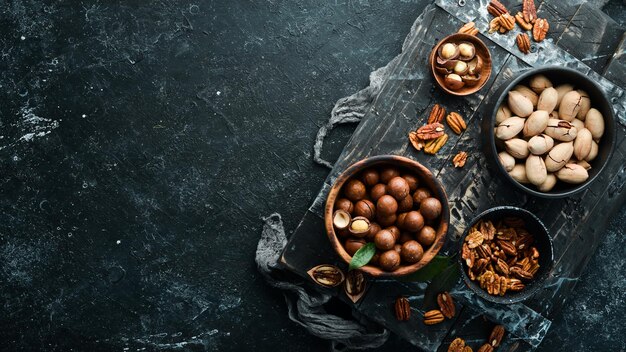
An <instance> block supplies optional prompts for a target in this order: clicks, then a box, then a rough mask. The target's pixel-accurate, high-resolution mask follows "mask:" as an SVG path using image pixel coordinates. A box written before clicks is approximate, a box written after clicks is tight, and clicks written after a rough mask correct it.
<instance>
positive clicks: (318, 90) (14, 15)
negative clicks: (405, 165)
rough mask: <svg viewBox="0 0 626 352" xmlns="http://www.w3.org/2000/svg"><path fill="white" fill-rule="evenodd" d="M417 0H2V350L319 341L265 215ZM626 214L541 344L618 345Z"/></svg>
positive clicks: (297, 198)
mask: <svg viewBox="0 0 626 352" xmlns="http://www.w3.org/2000/svg"><path fill="white" fill-rule="evenodd" d="M425 5H426V2H425V1H419V0H358V1H357V0H328V1H306V0H293V1H280V0H273V1H272V0H268V1H239V0H233V1H201V0H196V1H191V2H190V1H167V0H163V1H106V2H105V1H81V2H78V1H43V2H40V1H33V0H21V1H20V0H14V1H4V2H2V3H1V5H0V30H1V33H2V34H1V35H0V136H1V137H0V148H1V149H0V299H1V307H0V349H1V350H56V351H66V350H72V349H73V350H81V351H82V350H116V351H120V350H125V349H126V348H128V350H131V351H132V350H137V349H142V348H145V350H155V349H160V350H174V349H177V350H181V349H183V350H194V351H195V350H210V351H217V350H220V351H227V350H252V349H253V348H254V349H256V350H260V351H265V350H280V351H282V350H284V351H288V350H294V349H296V348H297V349H298V350H300V351H317V350H327V348H328V345H327V344H326V343H325V342H324V341H323V340H320V339H317V338H314V337H311V336H309V335H308V334H307V333H306V332H305V330H304V329H303V328H301V327H300V326H298V325H296V324H295V323H292V322H291V321H289V319H288V318H287V313H286V307H285V304H284V301H283V299H282V296H281V294H280V293H279V292H277V291H275V290H273V289H270V288H269V287H268V286H267V285H266V284H265V283H264V281H263V279H262V278H261V277H260V275H259V274H258V273H257V272H256V268H255V265H254V261H253V257H254V251H255V248H256V243H257V240H258V238H259V232H260V230H261V226H262V223H261V220H260V219H261V217H262V216H267V215H269V214H271V213H272V212H275V211H277V212H280V213H281V214H282V216H283V220H284V222H285V225H286V228H287V229H288V231H289V232H292V231H293V230H294V229H295V227H296V226H297V223H298V221H299V219H300V217H301V216H302V214H303V213H304V211H305V209H306V208H307V207H308V206H309V204H310V203H311V201H312V200H313V198H314V197H315V195H316V194H317V191H318V189H319V187H320V185H321V184H322V181H323V179H324V178H325V176H326V173H327V171H328V170H327V169H325V168H323V167H320V166H317V165H316V164H314V163H313V162H312V158H311V155H312V144H313V139H314V137H315V133H316V131H317V129H318V127H319V126H321V125H322V124H324V123H325V121H326V120H327V118H328V116H329V113H330V109H331V108H332V106H333V104H334V102H335V101H336V100H337V99H339V98H341V97H344V96H346V95H349V94H352V93H354V92H356V91H357V90H359V89H361V88H363V87H365V86H366V85H367V84H368V75H369V73H370V72H371V71H372V70H374V69H376V68H378V67H380V66H382V65H384V64H386V63H387V62H388V61H389V60H391V59H392V58H393V57H394V56H395V55H396V54H397V53H398V52H399V51H400V46H401V43H402V40H403V39H404V37H405V35H406V34H407V33H408V31H409V28H410V26H411V24H412V22H413V21H414V19H415V18H416V17H417V16H418V15H419V13H420V12H421V10H422V9H423V8H424V6H425ZM605 10H606V12H607V13H608V14H609V15H611V16H613V17H614V18H615V19H616V20H617V21H619V22H621V23H622V24H624V21H625V20H626V10H625V8H624V4H623V2H621V1H619V0H613V1H611V2H610V3H609V4H608V5H607V6H606V8H605ZM351 131H352V128H351V127H342V128H339V129H338V130H336V131H334V132H333V133H332V135H331V138H330V141H329V143H327V148H328V149H327V152H326V155H325V157H326V158H328V159H333V158H334V157H336V156H337V155H338V154H339V153H340V151H341V149H342V146H343V143H345V141H347V138H349V136H350V133H351ZM38 134H45V135H38ZM607 221H609V220H608V219H607ZM625 222H626V207H624V208H622V211H621V213H620V214H619V216H617V217H615V218H614V219H613V221H612V223H611V226H610V227H609V230H608V232H609V233H608V235H607V237H606V240H605V241H604V243H602V244H601V246H600V249H599V251H598V255H597V256H596V257H595V258H594V259H592V261H591V262H590V264H589V266H588V268H587V271H586V274H585V275H583V277H582V280H581V283H580V284H579V285H578V286H577V288H576V290H575V292H574V294H573V295H572V296H571V300H570V304H569V305H568V307H567V309H566V310H565V311H564V314H563V315H562V318H561V319H559V320H557V321H555V322H554V327H553V328H552V330H551V333H550V334H549V335H548V337H547V338H546V340H545V342H544V344H543V345H542V349H541V350H543V351H582V350H594V351H607V350H616V349H621V350H622V351H623V350H624V349H623V348H624V347H622V346H624V341H625V339H626V338H625V337H624V336H626V326H625V325H624V324H623V321H624V320H623V317H624V316H625V315H626V308H625V304H624V301H625V297H626V293H625V291H626V281H625V279H624V275H623V272H624V268H625V266H624V263H625V261H624V259H622V258H623V257H624V247H625V240H624V234H625V232H626V231H625V230H624V225H623V224H624V223H625ZM399 348H403V349H404V348H406V349H410V348H411V347H410V346H408V345H406V343H404V342H402V341H400V340H399V339H397V338H395V337H392V339H391V341H390V342H389V343H387V344H386V345H385V347H384V348H382V349H381V350H395V349H399Z"/></svg>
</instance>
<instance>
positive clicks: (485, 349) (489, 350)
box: [478, 343, 493, 352]
mask: <svg viewBox="0 0 626 352" xmlns="http://www.w3.org/2000/svg"><path fill="white" fill-rule="evenodd" d="M478 352H493V347H491V345H490V344H488V343H486V344H484V345H482V346H480V348H479V349H478Z"/></svg>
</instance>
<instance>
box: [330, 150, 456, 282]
mask: <svg viewBox="0 0 626 352" xmlns="http://www.w3.org/2000/svg"><path fill="white" fill-rule="evenodd" d="M380 166H394V167H397V168H398V169H400V170H401V171H406V172H411V173H413V174H415V175H417V176H418V177H419V180H420V186H425V187H428V188H429V189H430V191H431V192H432V195H433V196H434V197H436V198H437V199H439V201H440V202H441V215H440V220H439V226H438V227H437V229H436V235H435V241H434V242H433V244H432V245H431V246H430V248H428V250H426V251H425V252H424V255H423V256H422V259H421V260H420V261H419V262H417V263H414V264H411V265H401V266H400V267H398V268H397V269H396V270H394V271H391V272H389V271H384V270H382V269H380V268H378V267H375V266H371V265H365V266H363V267H361V268H360V270H362V271H364V272H366V273H368V274H370V275H371V276H374V277H397V276H403V275H407V274H411V273H413V272H415V271H417V270H419V269H421V268H423V267H424V266H425V265H426V264H428V263H429V262H430V261H431V260H432V259H433V258H434V257H435V255H437V253H438V252H439V250H440V249H441V247H442V246H443V244H444V242H445V240H446V233H447V231H448V224H449V222H450V208H449V207H448V197H447V195H446V192H445V190H444V189H443V187H442V186H441V184H440V183H439V181H438V180H437V179H436V178H435V177H434V176H433V174H432V172H431V171H430V170H429V169H428V168H427V167H425V166H424V165H422V164H420V163H418V162H417V161H414V160H411V159H408V158H405V157H401V156H396V155H381V156H375V157H371V158H367V159H364V160H361V161H359V162H357V163H354V164H352V165H351V166H350V167H348V168H347V169H346V170H345V171H344V172H343V173H342V174H341V175H339V177H337V180H336V181H335V183H334V184H333V186H332V188H331V189H330V192H329V193H328V198H327V199H326V208H325V212H324V217H325V218H324V223H325V225H326V232H327V234H328V238H329V239H330V242H331V244H332V246H333V248H334V249H335V251H336V252H337V254H338V255H339V256H340V257H341V259H343V261H344V262H346V263H348V264H349V263H350V260H351V259H352V257H351V256H350V255H349V254H348V253H347V252H346V251H345V249H344V247H343V244H342V243H341V241H340V239H339V238H338V237H337V235H336V234H335V228H334V226H333V220H332V218H333V213H334V205H335V201H336V200H337V197H338V196H339V195H340V192H341V189H342V187H343V185H344V183H345V182H346V181H348V180H349V179H351V178H352V177H354V176H355V175H357V174H358V173H360V172H361V171H362V170H365V169H367V168H370V167H380ZM433 227H434V226H433Z"/></svg>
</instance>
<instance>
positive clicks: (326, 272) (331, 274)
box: [307, 264, 344, 287]
mask: <svg viewBox="0 0 626 352" xmlns="http://www.w3.org/2000/svg"><path fill="white" fill-rule="evenodd" d="M307 273H308V274H309V276H310V277H311V278H312V279H313V281H315V283H317V284H318V285H321V286H324V287H335V286H337V285H339V284H341V283H342V282H343V280H344V275H343V272H342V271H341V269H339V268H338V267H336V266H334V265H330V264H322V265H318V266H316V267H314V268H312V269H311V270H309V271H308V272H307Z"/></svg>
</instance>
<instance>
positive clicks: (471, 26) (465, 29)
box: [459, 22, 478, 35]
mask: <svg viewBox="0 0 626 352" xmlns="http://www.w3.org/2000/svg"><path fill="white" fill-rule="evenodd" d="M459 33H464V34H469V35H476V34H478V28H476V24H475V23H474V22H467V23H466V24H464V25H463V26H462V27H461V28H460V29H459Z"/></svg>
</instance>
